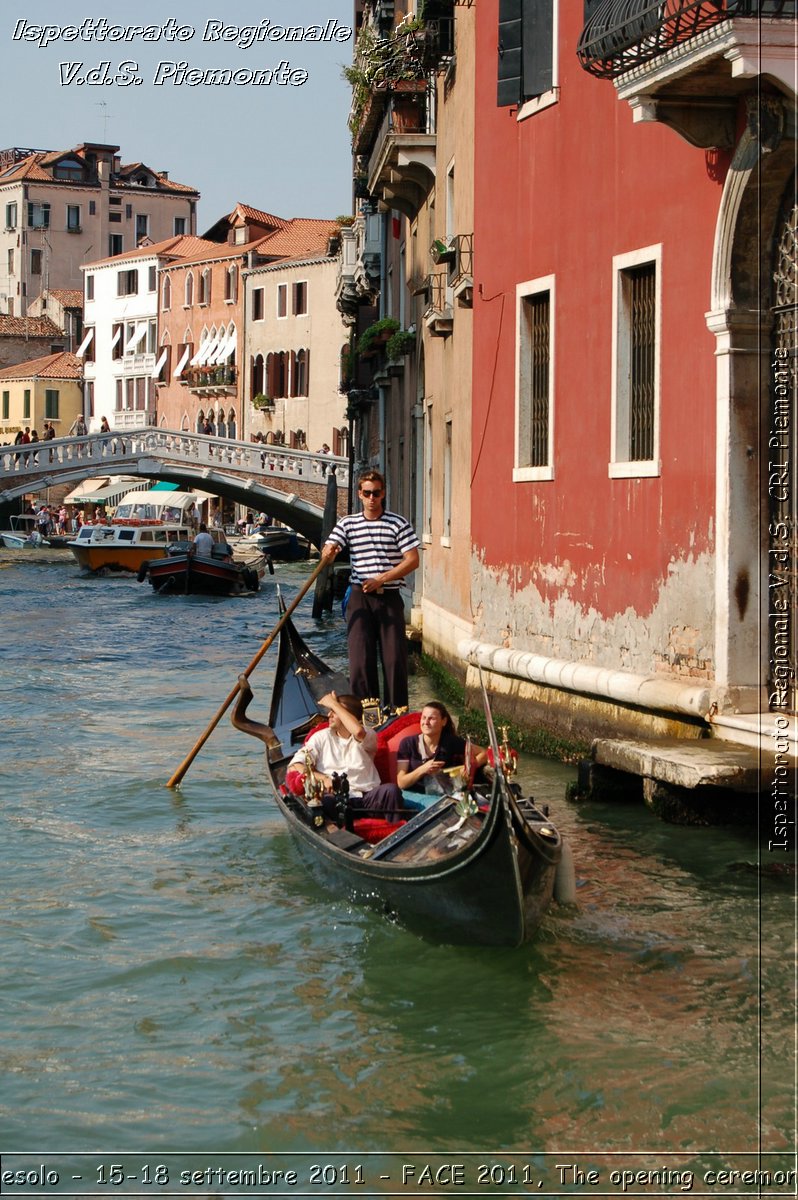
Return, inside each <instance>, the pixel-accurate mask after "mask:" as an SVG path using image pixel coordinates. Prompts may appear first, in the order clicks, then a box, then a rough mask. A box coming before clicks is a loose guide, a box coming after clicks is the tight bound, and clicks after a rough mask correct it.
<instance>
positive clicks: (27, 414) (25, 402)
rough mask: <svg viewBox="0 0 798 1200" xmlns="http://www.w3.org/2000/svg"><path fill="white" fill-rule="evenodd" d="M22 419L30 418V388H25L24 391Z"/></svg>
mask: <svg viewBox="0 0 798 1200" xmlns="http://www.w3.org/2000/svg"><path fill="white" fill-rule="evenodd" d="M22 420H23V421H29V420H30V388H25V391H24V392H23V393H22Z"/></svg>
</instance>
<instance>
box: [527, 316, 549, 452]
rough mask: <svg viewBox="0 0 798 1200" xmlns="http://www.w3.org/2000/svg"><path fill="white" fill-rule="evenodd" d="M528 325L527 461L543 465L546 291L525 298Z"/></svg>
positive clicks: (546, 397)
mask: <svg viewBox="0 0 798 1200" xmlns="http://www.w3.org/2000/svg"><path fill="white" fill-rule="evenodd" d="M524 306H525V309H526V316H527V321H528V328H529V358H530V363H529V367H530V370H529V461H528V463H527V464H526V465H527V466H530V467H545V466H547V465H548V461H549V369H550V349H549V347H550V344H551V331H550V319H551V311H550V310H551V304H550V298H549V293H548V292H543V293H540V294H539V295H537V296H529V297H526V298H525V300H524Z"/></svg>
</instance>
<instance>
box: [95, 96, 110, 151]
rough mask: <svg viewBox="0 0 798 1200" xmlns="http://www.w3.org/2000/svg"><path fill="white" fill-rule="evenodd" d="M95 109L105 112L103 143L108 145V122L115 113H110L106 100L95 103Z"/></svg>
mask: <svg viewBox="0 0 798 1200" xmlns="http://www.w3.org/2000/svg"><path fill="white" fill-rule="evenodd" d="M94 107H95V108H101V109H102V110H103V118H102V119H103V142H106V143H107V141H108V120H109V118H110V117H112V116H113V113H109V112H108V105H107V104H106V103H105V101H104V100H97V101H95V104H94Z"/></svg>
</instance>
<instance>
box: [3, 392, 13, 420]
mask: <svg viewBox="0 0 798 1200" xmlns="http://www.w3.org/2000/svg"><path fill="white" fill-rule="evenodd" d="M10 411H11V393H10V392H3V420H4V421H7V420H8V419H9V413H10Z"/></svg>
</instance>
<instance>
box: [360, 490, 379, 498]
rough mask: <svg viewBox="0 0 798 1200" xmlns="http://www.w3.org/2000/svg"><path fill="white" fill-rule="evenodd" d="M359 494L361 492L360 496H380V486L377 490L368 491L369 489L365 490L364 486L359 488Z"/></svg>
mask: <svg viewBox="0 0 798 1200" xmlns="http://www.w3.org/2000/svg"><path fill="white" fill-rule="evenodd" d="M360 494H361V496H369V497H371V496H381V495H382V488H380V489H379V490H378V491H375V492H369V491H367V490H366V488H361V490H360Z"/></svg>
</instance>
